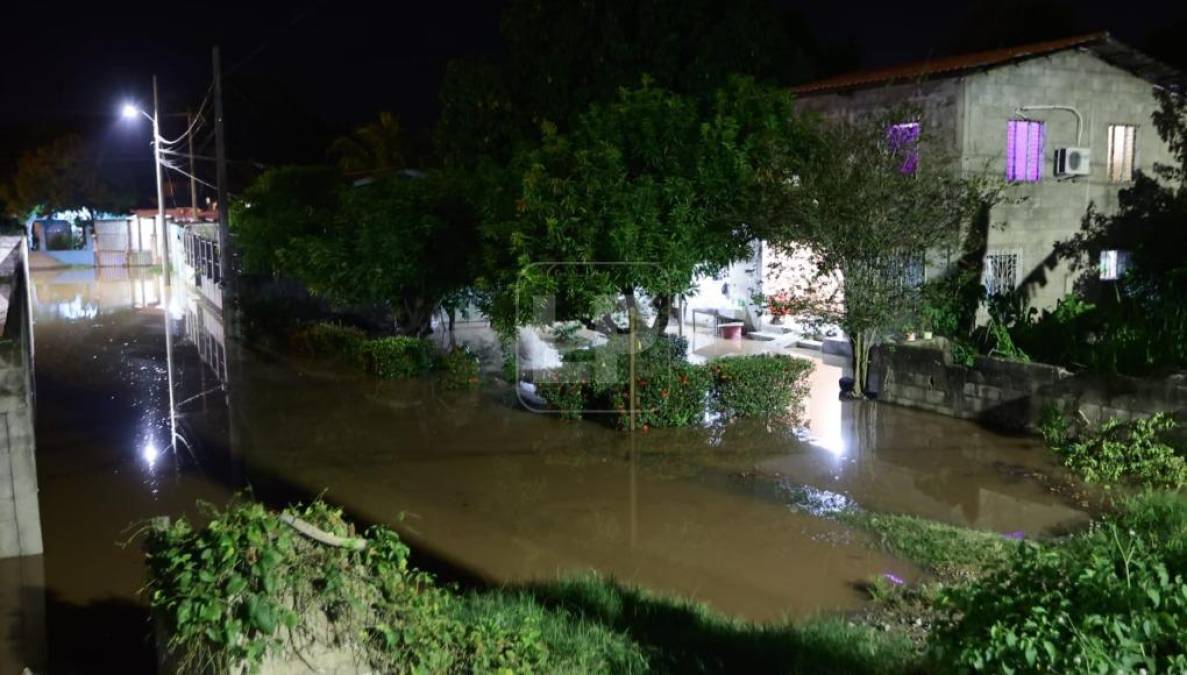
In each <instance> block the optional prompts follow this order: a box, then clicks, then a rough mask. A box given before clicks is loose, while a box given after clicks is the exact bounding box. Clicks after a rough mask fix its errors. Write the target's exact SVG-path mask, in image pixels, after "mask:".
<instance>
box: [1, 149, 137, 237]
mask: <svg viewBox="0 0 1187 675" xmlns="http://www.w3.org/2000/svg"><path fill="white" fill-rule="evenodd" d="M130 201H131V200H130V199H129V198H128V197H127V196H125V195H121V194H120V193H119V192H118V191H117V190H115V189H114V188H113V187H112V185H111V182H110V181H108V180H107V179H106V178H105V176H104V175H103V172H102V171H100V169H99V165H98V163H97V162H96V161H95V158H94V157H93V156H92V153H91V151H90V149H89V148H88V147H87V146H86V145H85V144H84V143H83V141H82V139H81V138H80V137H79V136H76V135H69V136H63V137H61V138H59V139H57V140H55V141H53V142H51V143H48V144H46V145H43V146H41V147H38V148H35V149H33V150H30V151H28V152H26V153H25V154H23V155H21V158H20V159H19V160H18V161H17V164H16V167H15V169H14V170H13V172H12V175H11V176H8V177H7V178H5V179H4V181H3V182H2V183H0V202H3V204H4V207H5V209H7V210H8V211H9V215H11V216H13V217H14V218H17V219H18V220H23V219H24V218H26V217H28V215H29V214H30V213H32V212H33V211H41V212H52V211H57V210H61V209H75V208H79V207H82V206H87V207H90V208H92V209H95V208H98V209H104V210H107V209H110V210H118V209H121V208H126V207H127V206H128V205H129V203H130Z"/></svg>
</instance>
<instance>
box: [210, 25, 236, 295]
mask: <svg viewBox="0 0 1187 675" xmlns="http://www.w3.org/2000/svg"><path fill="white" fill-rule="evenodd" d="M211 58H212V60H213V62H214V159H215V165H216V167H217V174H218V178H217V181H216V182H217V183H218V253H219V255H218V258H219V267H220V268H221V270H222V275H221V278H222V283H223V286H224V287H226V288H230V289H231V290H232V294H233V292H234V287H235V272H234V270H232V269H231V232H230V228H229V226H228V220H227V143H226V132H225V130H224V128H223V73H222V66H220V65H219V58H218V46H215V47H214V50H213V52H212V54H211ZM224 295H226V294H224Z"/></svg>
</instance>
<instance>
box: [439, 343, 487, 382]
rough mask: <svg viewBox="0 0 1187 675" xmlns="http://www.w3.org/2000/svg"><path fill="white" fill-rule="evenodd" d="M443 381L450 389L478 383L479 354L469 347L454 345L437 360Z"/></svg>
mask: <svg viewBox="0 0 1187 675" xmlns="http://www.w3.org/2000/svg"><path fill="white" fill-rule="evenodd" d="M437 369H438V370H440V371H441V382H442V384H444V385H445V387H446V388H448V389H465V388H467V387H472V386H474V385H476V384H478V356H477V355H476V354H475V353H474V352H472V351H470V350H469V348H467V347H465V346H462V347H454V348H453V349H450V350H449V351H447V352H445V353H444V354H442V355H441V356H440V358H438V360H437Z"/></svg>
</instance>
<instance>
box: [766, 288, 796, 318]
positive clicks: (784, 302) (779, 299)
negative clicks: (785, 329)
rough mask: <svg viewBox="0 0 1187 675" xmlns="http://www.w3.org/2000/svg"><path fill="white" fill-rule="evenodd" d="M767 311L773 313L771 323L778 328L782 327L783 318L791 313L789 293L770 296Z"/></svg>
mask: <svg viewBox="0 0 1187 675" xmlns="http://www.w3.org/2000/svg"><path fill="white" fill-rule="evenodd" d="M767 311H768V312H770V313H771V323H772V324H774V325H776V326H778V325H781V324H782V323H783V317H785V316H787V315H788V314H790V313H791V303H790V301H789V298H788V297H787V293H775V294H773V295H768V296H767Z"/></svg>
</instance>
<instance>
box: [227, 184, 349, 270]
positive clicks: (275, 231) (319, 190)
mask: <svg viewBox="0 0 1187 675" xmlns="http://www.w3.org/2000/svg"><path fill="white" fill-rule="evenodd" d="M345 187H346V182H345V180H344V179H343V177H342V174H341V173H340V172H338V171H335V170H334V169H332V168H330V167H305V166H285V167H278V168H275V169H269V170H268V171H265V172H264V173H262V174H260V176H259V177H258V178H257V179H256V180H255V181H254V182H253V183H252V184H251V185H250V186H249V187H248V188H247V189H246V190H245V191H244V192H243V195H242V197H241V198H240V199H238V200H236V201H235V202H233V203H232V204H231V221H230V225H231V232H232V233H233V234H234V237H235V247H236V248H237V249H239V253H240V256H241V258H242V265H243V271H244V272H245V273H247V274H259V275H266V276H273V277H279V276H284V273H285V270H284V268H283V266H282V264H281V260H280V253H281V251H282V250H283V249H284V247H285V246H286V245H287V244H288V242H289V241H290V240H292V239H294V238H299V237H327V238H329V237H332V236H337V235H336V234H335V233H333V232H332V230H333V229H334V228H336V227H337V226H338V225H339V223H341V214H340V213H339V208H340V206H341V203H342V191H343V190H344V189H345Z"/></svg>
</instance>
